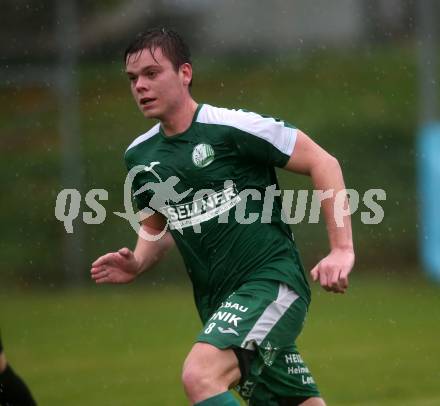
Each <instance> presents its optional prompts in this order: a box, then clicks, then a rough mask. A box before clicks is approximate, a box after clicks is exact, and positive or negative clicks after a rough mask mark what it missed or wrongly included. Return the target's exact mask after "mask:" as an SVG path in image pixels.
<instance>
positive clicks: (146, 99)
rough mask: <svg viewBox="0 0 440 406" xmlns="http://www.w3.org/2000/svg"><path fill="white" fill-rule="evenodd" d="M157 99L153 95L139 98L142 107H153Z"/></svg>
mask: <svg viewBox="0 0 440 406" xmlns="http://www.w3.org/2000/svg"><path fill="white" fill-rule="evenodd" d="M156 100H157V99H155V98H152V97H142V98H141V99H139V103H140V105H141V107H142V109H148V108H149V107H151V104H152V103H154V102H155V101H156Z"/></svg>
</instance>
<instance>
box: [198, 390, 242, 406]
mask: <svg viewBox="0 0 440 406" xmlns="http://www.w3.org/2000/svg"><path fill="white" fill-rule="evenodd" d="M194 406H239V403H238V402H237V401H236V400H235V398H234V396H232V394H231V393H230V392H223V393H219V394H218V395H215V396H213V397H211V398H209V399H205V400H202V401H201V402H198V403H196V404H195V405H194Z"/></svg>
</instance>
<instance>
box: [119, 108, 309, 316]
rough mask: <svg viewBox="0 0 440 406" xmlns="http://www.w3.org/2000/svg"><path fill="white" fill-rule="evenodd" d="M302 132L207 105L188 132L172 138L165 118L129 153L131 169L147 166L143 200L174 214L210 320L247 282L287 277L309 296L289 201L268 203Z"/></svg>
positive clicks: (139, 197) (137, 183) (172, 221)
mask: <svg viewBox="0 0 440 406" xmlns="http://www.w3.org/2000/svg"><path fill="white" fill-rule="evenodd" d="M296 133H297V131H296V129H295V128H294V127H292V126H291V125H288V124H287V123H284V122H282V121H280V120H276V119H274V118H270V117H265V116H261V115H259V114H256V113H251V112H247V111H243V110H230V109H225V108H218V107H213V106H210V105H208V104H202V105H199V106H198V108H197V111H196V113H195V115H194V118H193V121H192V123H191V126H190V127H189V128H188V129H187V130H186V131H185V132H183V133H180V134H176V135H173V136H166V135H165V134H164V132H163V130H162V129H161V127H160V124H157V125H155V126H154V127H153V128H151V129H150V130H149V131H148V132H146V133H145V134H143V135H141V136H140V137H138V138H136V139H135V140H134V141H133V143H132V144H131V145H130V146H129V147H128V149H127V151H126V153H125V161H126V165H127V168H128V170H131V169H132V168H133V167H135V166H138V165H142V166H144V167H145V170H142V171H140V172H139V173H137V175H136V176H135V178H134V181H133V191H134V192H135V200H136V203H137V205H138V208H139V209H144V208H146V207H149V208H151V209H153V210H155V211H157V212H160V213H162V214H163V215H164V216H165V217H166V218H167V219H168V225H167V226H168V228H169V231H170V232H171V234H172V236H173V238H174V240H175V242H176V245H177V247H178V249H179V250H180V253H181V255H182V257H183V260H184V262H185V265H186V268H187V272H188V275H189V277H190V278H191V281H192V283H193V288H194V296H195V301H196V305H197V308H198V311H199V314H200V317H201V319H202V321H203V322H205V321H206V320H207V319H208V318H209V317H210V315H211V313H212V312H213V311H214V310H215V309H217V307H218V306H219V305H220V304H221V302H222V300H224V299H225V298H226V297H227V296H228V295H230V294H231V293H232V292H233V291H235V290H236V289H237V288H238V287H239V286H241V285H242V284H243V283H245V282H248V281H257V280H267V279H268V280H276V281H280V282H284V283H286V284H287V285H289V286H290V287H291V288H292V289H293V290H295V292H297V293H298V294H299V295H300V296H302V297H303V298H304V299H305V300H306V301H307V302H309V301H310V289H309V286H308V283H307V279H306V277H305V274H304V269H303V266H302V264H301V261H300V258H299V255H298V252H297V249H296V246H295V243H294V241H293V238H292V235H291V231H290V227H289V226H288V225H287V224H285V223H284V222H283V221H282V216H281V200H280V198H279V197H277V196H275V197H274V198H273V199H274V201H273V204H268V205H267V206H266V205H265V192H266V188H267V187H269V186H271V185H273V186H272V188H275V187H276V188H277V189H278V183H277V179H276V174H275V167H284V166H285V165H286V163H287V161H288V160H289V157H290V155H291V154H292V152H293V150H294V146H295V141H296ZM164 190H165V192H164ZM136 192H137V194H136ZM269 200H271V199H269ZM267 203H268V202H267V201H266V204H267ZM269 203H270V202H269ZM263 207H264V208H265V210H264V213H263ZM267 207H269V208H270V211H269V212H268V211H267Z"/></svg>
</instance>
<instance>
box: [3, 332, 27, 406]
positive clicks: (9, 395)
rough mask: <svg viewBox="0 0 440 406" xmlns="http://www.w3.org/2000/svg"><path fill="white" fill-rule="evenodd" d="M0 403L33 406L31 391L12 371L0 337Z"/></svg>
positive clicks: (10, 405)
mask: <svg viewBox="0 0 440 406" xmlns="http://www.w3.org/2000/svg"><path fill="white" fill-rule="evenodd" d="M0 405H2V406H35V405H36V403H35V401H34V399H33V398H32V395H31V392H30V391H29V388H28V387H27V386H26V384H25V383H24V382H23V380H22V379H21V378H20V377H19V376H18V375H17V374H16V373H15V372H14V370H13V369H12V368H11V366H10V365H9V363H8V362H7V361H6V356H5V353H4V351H3V344H2V340H1V337H0Z"/></svg>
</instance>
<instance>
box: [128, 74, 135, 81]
mask: <svg viewBox="0 0 440 406" xmlns="http://www.w3.org/2000/svg"><path fill="white" fill-rule="evenodd" d="M136 79H137V77H136V76H133V75H128V80H129V81H130V82H132V83H133V82H136Z"/></svg>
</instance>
